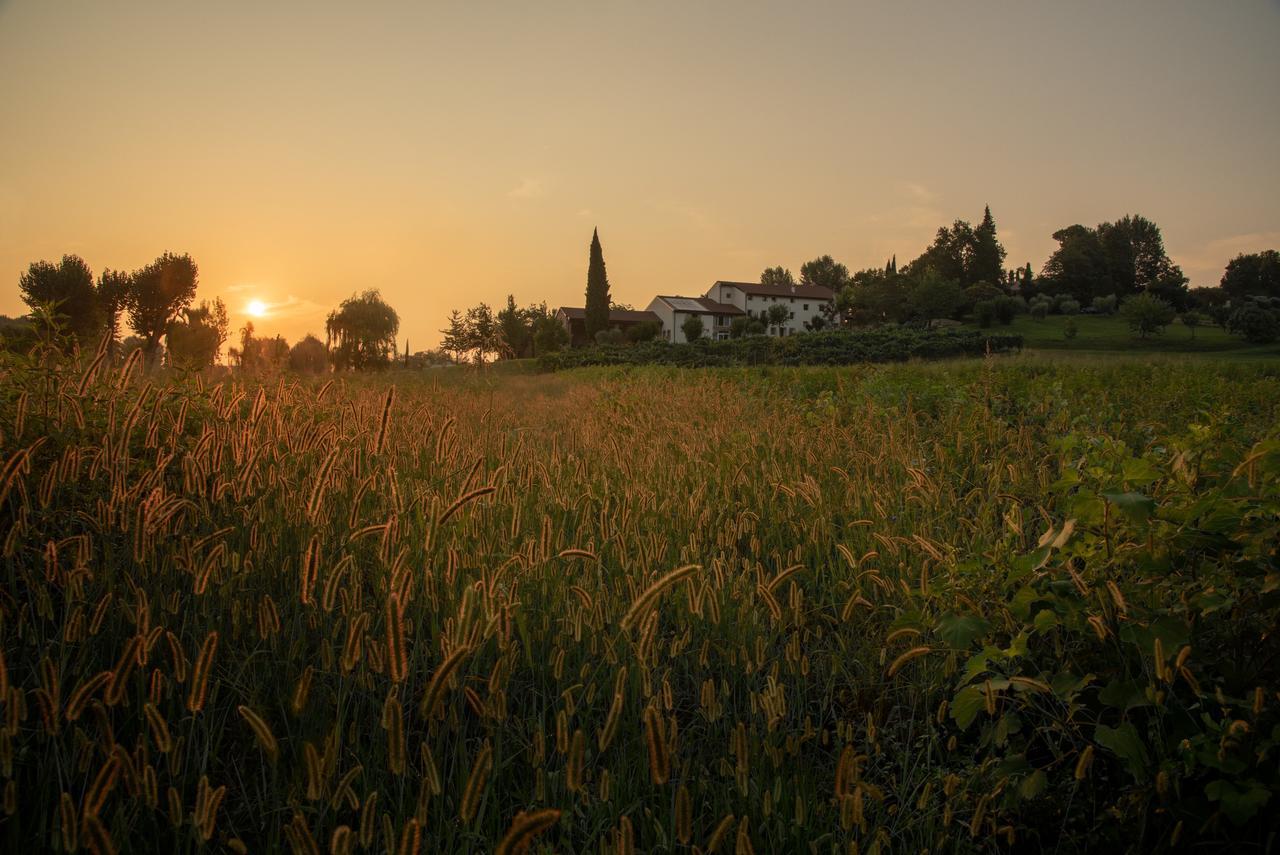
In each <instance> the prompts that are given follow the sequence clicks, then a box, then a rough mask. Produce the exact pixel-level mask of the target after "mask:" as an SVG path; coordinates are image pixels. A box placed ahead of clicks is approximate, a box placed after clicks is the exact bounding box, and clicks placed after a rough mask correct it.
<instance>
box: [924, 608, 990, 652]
mask: <svg viewBox="0 0 1280 855" xmlns="http://www.w3.org/2000/svg"><path fill="white" fill-rule="evenodd" d="M990 629H991V623H990V622H989V621H986V620H983V619H982V618H980V617H975V616H973V615H963V616H961V615H955V614H950V613H948V614H945V615H943V616H942V619H941V620H939V621H938V626H937V627H936V628H935V630H934V631H935V632H936V633H937V634H938V635H940V636H941V637H942V640H943V641H945V642H946V643H947V646H948V647H951V648H954V649H956V650H965V649H967V648H968V647H969V645H971V644H973V642H974V641H975V640H976V639H979V638H981V637H982V636H984V635H986V634H987V632H988V631H989V630H990Z"/></svg>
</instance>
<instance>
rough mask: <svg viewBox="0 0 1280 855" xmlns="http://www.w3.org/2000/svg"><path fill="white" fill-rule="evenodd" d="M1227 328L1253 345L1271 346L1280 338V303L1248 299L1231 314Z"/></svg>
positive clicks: (1253, 298) (1270, 299) (1264, 298)
mask: <svg viewBox="0 0 1280 855" xmlns="http://www.w3.org/2000/svg"><path fill="white" fill-rule="evenodd" d="M1227 328H1228V329H1230V330H1231V332H1232V333H1234V334H1235V335H1240V336H1244V339H1245V341H1247V342H1250V343H1252V344H1270V343H1271V342H1273V341H1275V340H1276V339H1277V338H1280V301H1277V300H1274V299H1272V298H1269V297H1246V298H1245V299H1244V300H1242V301H1241V305H1240V306H1239V308H1237V309H1235V310H1234V311H1232V313H1231V319H1230V320H1229V321H1228V322H1227Z"/></svg>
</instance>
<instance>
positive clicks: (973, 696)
mask: <svg viewBox="0 0 1280 855" xmlns="http://www.w3.org/2000/svg"><path fill="white" fill-rule="evenodd" d="M984 705H985V699H984V698H983V693H982V689H980V688H979V687H977V686H969V687H967V688H964V689H961V690H960V691H958V692H956V696H955V697H954V698H952V699H951V720H952V721H954V722H955V723H956V724H958V725H960V729H961V730H968V729H969V725H971V724H973V720H974V719H975V718H977V717H978V713H980V712H982V708H983V706H984Z"/></svg>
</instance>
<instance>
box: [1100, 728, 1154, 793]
mask: <svg viewBox="0 0 1280 855" xmlns="http://www.w3.org/2000/svg"><path fill="white" fill-rule="evenodd" d="M1093 739H1094V741H1095V742H1097V743H1098V744H1099V745H1101V746H1102V747H1103V748H1105V749H1107V750H1108V751H1110V752H1111V753H1112V754H1114V755H1116V756H1117V757H1119V758H1120V759H1121V760H1123V761H1124V763H1125V766H1127V767H1128V769H1129V774H1131V775H1133V777H1134V778H1135V779H1136V780H1139V781H1142V780H1146V777H1147V767H1148V766H1149V765H1150V763H1151V760H1150V758H1149V757H1148V755H1147V747H1146V746H1145V745H1143V744H1142V738H1141V737H1139V736H1138V731H1137V729H1136V728H1134V726H1133V723H1132V722H1128V721H1126V722H1125V723H1124V724H1122V725H1120V726H1119V727H1115V728H1112V727H1107V726H1106V725H1105V724H1100V725H1098V729H1097V730H1095V731H1094V732H1093Z"/></svg>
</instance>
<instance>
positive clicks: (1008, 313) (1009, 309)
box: [995, 297, 1027, 326]
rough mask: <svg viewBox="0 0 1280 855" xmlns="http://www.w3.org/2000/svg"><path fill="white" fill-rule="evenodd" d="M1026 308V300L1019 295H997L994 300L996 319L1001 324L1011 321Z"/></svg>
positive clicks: (1006, 324)
mask: <svg viewBox="0 0 1280 855" xmlns="http://www.w3.org/2000/svg"><path fill="white" fill-rule="evenodd" d="M1026 310H1027V301H1026V300H1024V299H1022V298H1021V297H998V298H996V301H995V312H996V320H997V321H999V322H1000V323H1001V324H1002V325H1004V326H1008V325H1009V324H1011V323H1013V319H1014V318H1016V317H1017V316H1018V315H1019V314H1020V313H1021V312H1025V311H1026Z"/></svg>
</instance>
